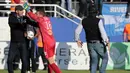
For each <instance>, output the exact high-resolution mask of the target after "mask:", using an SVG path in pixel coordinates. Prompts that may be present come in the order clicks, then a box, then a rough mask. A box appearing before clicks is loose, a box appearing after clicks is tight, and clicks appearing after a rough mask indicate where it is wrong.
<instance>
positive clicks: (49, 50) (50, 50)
mask: <svg viewBox="0 0 130 73" xmlns="http://www.w3.org/2000/svg"><path fill="white" fill-rule="evenodd" d="M44 52H45V56H46V58H47V59H48V58H50V57H53V56H54V55H55V44H46V43H45V44H44Z"/></svg>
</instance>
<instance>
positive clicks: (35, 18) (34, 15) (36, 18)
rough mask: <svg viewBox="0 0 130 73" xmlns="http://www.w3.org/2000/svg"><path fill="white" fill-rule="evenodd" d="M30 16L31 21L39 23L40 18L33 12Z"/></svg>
mask: <svg viewBox="0 0 130 73" xmlns="http://www.w3.org/2000/svg"><path fill="white" fill-rule="evenodd" d="M28 15H29V17H30V18H31V19H33V20H35V21H36V22H39V19H38V17H37V16H36V14H34V13H33V12H28Z"/></svg>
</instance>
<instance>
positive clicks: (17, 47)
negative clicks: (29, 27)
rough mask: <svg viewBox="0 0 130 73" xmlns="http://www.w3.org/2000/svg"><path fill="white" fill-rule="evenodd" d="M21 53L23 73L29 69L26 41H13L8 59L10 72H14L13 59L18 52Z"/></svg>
mask: <svg viewBox="0 0 130 73" xmlns="http://www.w3.org/2000/svg"><path fill="white" fill-rule="evenodd" d="M17 52H18V53H20V58H21V61H22V69H21V73H26V70H27V46H26V42H11V43H10V48H9V54H8V59H7V64H8V73H14V71H13V60H14V58H15V56H16V54H17Z"/></svg>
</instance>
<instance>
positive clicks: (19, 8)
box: [15, 5, 24, 11]
mask: <svg viewBox="0 0 130 73" xmlns="http://www.w3.org/2000/svg"><path fill="white" fill-rule="evenodd" d="M15 10H20V11H22V10H24V8H23V6H21V5H17V6H16V7H15Z"/></svg>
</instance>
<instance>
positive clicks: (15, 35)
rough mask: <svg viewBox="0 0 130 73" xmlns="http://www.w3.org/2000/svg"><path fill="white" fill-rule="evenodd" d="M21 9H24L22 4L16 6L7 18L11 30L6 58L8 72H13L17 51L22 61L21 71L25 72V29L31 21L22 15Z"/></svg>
mask: <svg viewBox="0 0 130 73" xmlns="http://www.w3.org/2000/svg"><path fill="white" fill-rule="evenodd" d="M23 10H24V9H23V7H22V6H20V5H18V6H16V7H15V12H14V13H11V14H10V16H9V19H8V23H9V26H10V32H11V41H10V48H9V54H8V60H7V64H8V73H14V71H13V60H14V58H15V56H16V54H17V53H20V58H21V61H22V69H21V73H26V70H27V45H26V44H27V43H26V41H27V40H26V33H25V31H26V25H27V24H28V23H31V21H30V20H29V18H27V17H26V16H24V15H23V13H24V11H23ZM32 23H33V22H32ZM32 23H31V24H32Z"/></svg>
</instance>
